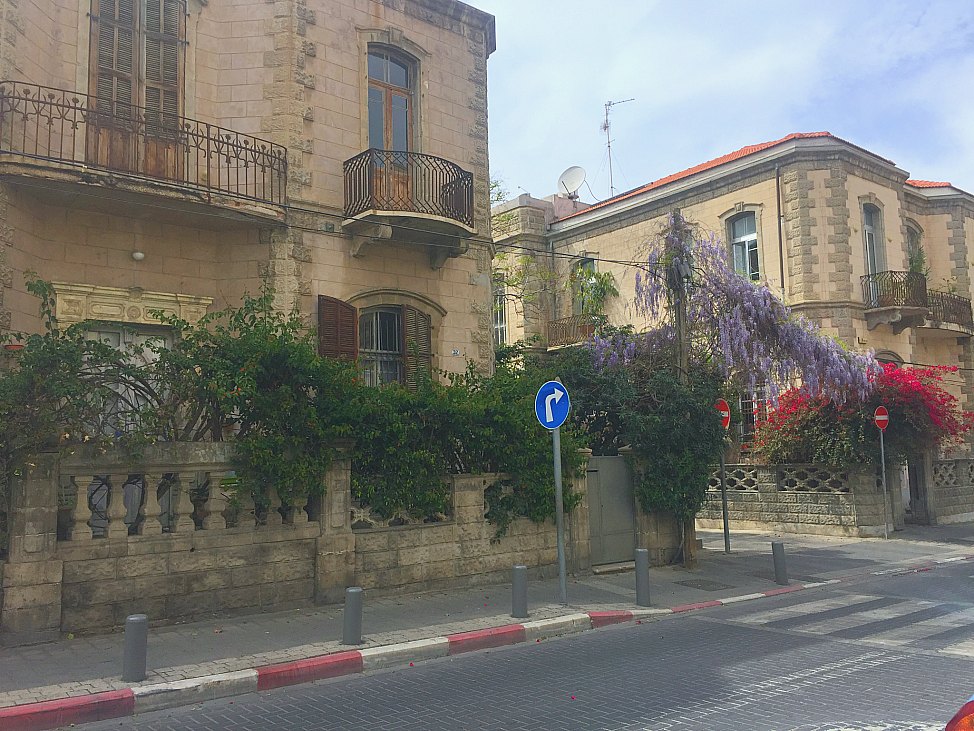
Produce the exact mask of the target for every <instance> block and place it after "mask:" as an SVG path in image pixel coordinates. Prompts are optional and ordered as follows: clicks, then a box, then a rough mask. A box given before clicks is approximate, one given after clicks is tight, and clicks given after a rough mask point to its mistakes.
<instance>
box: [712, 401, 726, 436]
mask: <svg viewBox="0 0 974 731" xmlns="http://www.w3.org/2000/svg"><path fill="white" fill-rule="evenodd" d="M714 408H715V409H717V413H718V414H720V425H721V426H722V427H724V428H725V429H726V428H727V427H729V426H730V406H729V405H728V403H727V401H726V400H724V399H717V403H715V404H714Z"/></svg>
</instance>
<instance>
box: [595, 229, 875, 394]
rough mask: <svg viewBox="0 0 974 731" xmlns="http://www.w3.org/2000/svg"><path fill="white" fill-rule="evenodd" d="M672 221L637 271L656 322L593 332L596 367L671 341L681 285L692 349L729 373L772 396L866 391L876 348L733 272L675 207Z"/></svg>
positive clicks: (639, 294) (716, 244) (716, 245)
mask: <svg viewBox="0 0 974 731" xmlns="http://www.w3.org/2000/svg"><path fill="white" fill-rule="evenodd" d="M669 224H670V225H669V227H668V229H667V230H666V232H665V233H663V234H662V235H660V236H658V237H656V239H655V240H654V241H652V242H651V243H650V245H649V250H648V252H647V256H646V263H645V265H644V266H643V267H642V270H643V271H642V272H640V273H639V274H638V275H637V277H636V298H635V302H634V304H635V306H636V309H637V311H639V312H640V313H641V314H643V315H645V316H646V317H647V318H648V319H649V320H650V322H651V323H655V325H654V326H653V327H651V328H650V329H649V330H648V331H646V332H644V333H640V334H638V335H633V334H626V333H616V334H613V335H610V336H608V337H605V338H596V339H595V340H594V342H593V345H592V347H593V351H594V358H595V360H596V364H597V365H598V366H599V367H606V366H612V365H616V364H620V363H621V364H624V363H628V362H630V361H631V360H632V359H633V358H635V357H637V352H639V350H640V348H642V347H644V346H645V345H646V344H647V343H656V344H657V345H663V344H665V343H672V342H673V341H674V340H675V332H674V331H673V327H672V325H670V322H671V319H672V318H671V315H672V309H673V303H674V297H675V296H678V295H679V293H680V291H681V288H682V291H683V296H684V298H685V301H686V313H687V322H688V330H689V333H688V335H689V338H690V343H691V347H692V350H693V351H694V352H695V353H697V354H705V355H707V356H709V358H711V359H713V361H714V362H716V363H717V365H718V366H719V368H720V369H721V372H722V373H723V375H724V376H725V377H726V378H728V379H730V380H733V381H735V382H737V383H739V384H740V385H741V386H746V387H748V388H751V389H753V388H754V387H755V386H757V384H759V383H766V384H767V385H768V391H769V396H770V397H771V398H772V399H776V397H777V394H778V393H779V392H780V391H781V390H784V389H786V388H788V387H789V386H792V385H797V386H799V387H800V388H802V389H803V390H805V391H807V392H808V393H810V394H812V395H816V396H819V395H821V396H825V397H827V398H829V399H832V400H835V401H839V402H842V401H845V400H846V399H847V398H849V397H850V396H855V397H856V398H859V399H863V398H865V397H866V396H867V395H868V394H869V392H870V390H871V389H872V380H871V375H872V374H875V373H878V371H879V365H878V363H877V362H876V359H875V358H874V357H873V354H872V352H871V351H869V352H866V353H856V352H853V351H850V350H848V349H846V348H845V347H843V345H842V344H841V343H840V342H839V341H837V340H836V339H834V338H831V337H829V336H827V335H825V334H823V333H822V332H820V330H819V328H818V326H817V325H816V324H814V323H812V322H809V321H808V320H807V319H806V318H804V317H803V316H801V315H798V314H795V313H793V312H792V311H791V310H790V309H789V308H788V307H787V306H785V305H784V303H782V302H781V300H779V299H778V298H777V297H775V295H774V294H773V293H772V292H771V290H769V289H768V288H767V287H765V286H762V285H759V284H755V283H754V282H752V281H750V280H749V279H746V278H745V277H743V276H741V275H740V274H738V273H737V272H735V271H734V270H733V269H732V268H731V267H730V265H729V264H728V256H727V251H726V249H725V247H724V246H723V244H722V243H721V241H720V240H719V239H718V238H717V237H716V236H715V235H714V234H712V233H711V234H710V235H709V236H706V237H700V236H697V235H695V233H694V232H693V230H692V228H691V227H690V226H688V225H687V224H686V222H685V221H683V219H682V218H680V217H679V215H678V214H677V215H676V216H671V217H670V221H669Z"/></svg>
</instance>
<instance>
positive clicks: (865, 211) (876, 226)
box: [862, 203, 886, 274]
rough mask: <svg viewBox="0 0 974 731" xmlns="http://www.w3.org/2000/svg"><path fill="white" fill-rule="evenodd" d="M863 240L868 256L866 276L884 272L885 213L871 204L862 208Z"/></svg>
mask: <svg viewBox="0 0 974 731" xmlns="http://www.w3.org/2000/svg"><path fill="white" fill-rule="evenodd" d="M862 240H863V247H864V253H865V256H866V274H878V273H879V272H881V271H884V270H885V268H886V265H885V256H884V253H885V250H884V248H883V213H882V211H880V210H879V208H877V207H876V206H874V205H872V204H871V203H865V204H863V207H862Z"/></svg>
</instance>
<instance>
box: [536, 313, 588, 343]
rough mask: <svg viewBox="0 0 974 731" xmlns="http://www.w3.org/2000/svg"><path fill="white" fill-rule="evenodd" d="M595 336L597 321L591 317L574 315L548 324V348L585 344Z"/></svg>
mask: <svg viewBox="0 0 974 731" xmlns="http://www.w3.org/2000/svg"><path fill="white" fill-rule="evenodd" d="M594 334H595V320H594V319H593V318H592V317H591V316H590V315H572V316H571V317H562V318H560V319H558V320H552V321H551V322H549V323H548V347H549V348H558V347H561V346H563V345H577V344H578V343H584V342H585V341H586V340H588V339H589V338H590V337H592V336H593V335H594Z"/></svg>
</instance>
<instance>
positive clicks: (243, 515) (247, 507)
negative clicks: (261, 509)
mask: <svg viewBox="0 0 974 731" xmlns="http://www.w3.org/2000/svg"><path fill="white" fill-rule="evenodd" d="M237 500H238V502H239V504H240V509H239V511H238V513H237V527H238V528H249V529H250V530H254V529H255V528H256V527H257V518H256V516H255V515H254V511H255V507H254V496H253V495H252V494H251V492H250V490H245V491H244V492H241V493H240V494H239V496H238V498H237Z"/></svg>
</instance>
